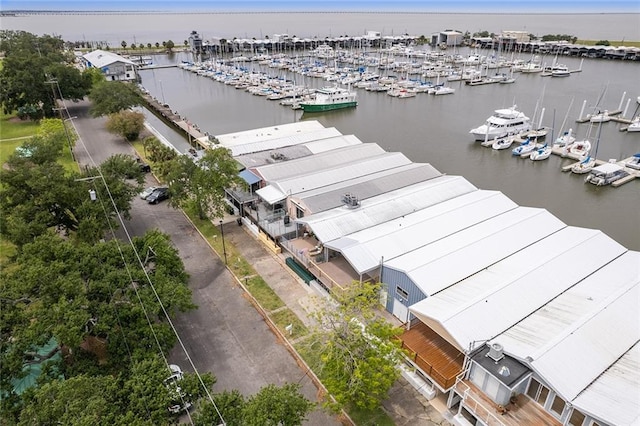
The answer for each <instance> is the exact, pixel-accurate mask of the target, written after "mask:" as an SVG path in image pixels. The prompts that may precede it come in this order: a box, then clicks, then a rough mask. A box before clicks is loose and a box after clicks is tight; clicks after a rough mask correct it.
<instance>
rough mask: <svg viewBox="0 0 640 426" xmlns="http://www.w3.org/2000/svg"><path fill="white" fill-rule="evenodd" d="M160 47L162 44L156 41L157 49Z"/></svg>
mask: <svg viewBox="0 0 640 426" xmlns="http://www.w3.org/2000/svg"><path fill="white" fill-rule="evenodd" d="M159 47H160V43H158V42H157V41H156V49H158V48H159Z"/></svg>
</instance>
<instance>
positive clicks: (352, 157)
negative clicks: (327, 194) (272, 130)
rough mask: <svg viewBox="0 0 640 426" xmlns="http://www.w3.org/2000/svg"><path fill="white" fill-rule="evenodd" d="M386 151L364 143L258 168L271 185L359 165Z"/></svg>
mask: <svg viewBox="0 0 640 426" xmlns="http://www.w3.org/2000/svg"><path fill="white" fill-rule="evenodd" d="M385 153H386V152H385V150H384V149H382V148H381V147H380V145H378V144H377V143H362V144H358V145H350V146H345V147H342V148H338V149H332V150H330V151H327V152H323V153H320V154H316V155H310V156H307V157H302V158H297V159H295V160H291V161H286V162H283V163H277V164H267V165H264V166H260V167H256V169H255V171H256V173H257V174H258V175H260V176H262V178H263V179H264V180H265V181H266V182H269V183H272V182H274V181H279V180H283V179H287V178H291V177H294V176H301V175H308V174H311V173H314V172H316V171H323V170H326V169H328V168H334V167H337V166H341V165H344V164H347V163H357V162H358V161H359V160H362V159H366V158H372V157H375V156H380V155H381V154H385Z"/></svg>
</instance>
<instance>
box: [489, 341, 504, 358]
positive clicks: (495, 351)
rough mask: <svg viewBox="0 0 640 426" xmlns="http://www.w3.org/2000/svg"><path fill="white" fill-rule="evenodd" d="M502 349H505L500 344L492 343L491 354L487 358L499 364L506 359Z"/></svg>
mask: <svg viewBox="0 0 640 426" xmlns="http://www.w3.org/2000/svg"><path fill="white" fill-rule="evenodd" d="M502 349H503V348H502V345H501V344H500V343H492V344H491V346H489V353H487V356H488V357H489V358H491V359H492V360H494V361H495V362H498V361H500V360H501V359H502V358H504V353H502Z"/></svg>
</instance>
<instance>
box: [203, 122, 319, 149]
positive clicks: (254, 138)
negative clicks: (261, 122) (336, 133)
mask: <svg viewBox="0 0 640 426" xmlns="http://www.w3.org/2000/svg"><path fill="white" fill-rule="evenodd" d="M320 129H324V126H323V125H322V124H320V122H319V121H317V120H308V121H306V120H305V121H298V122H295V123H288V124H279V125H277V126H269V127H261V128H259V129H251V130H243V131H240V132H234V133H225V134H222V135H216V139H218V141H220V143H221V144H222V145H223V146H225V147H226V148H231V147H233V146H236V145H243V144H247V143H253V142H258V141H266V140H269V139H277V138H282V137H286V136H292V135H295V134H298V133H304V132H312V131H315V130H320Z"/></svg>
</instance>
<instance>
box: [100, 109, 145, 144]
mask: <svg viewBox="0 0 640 426" xmlns="http://www.w3.org/2000/svg"><path fill="white" fill-rule="evenodd" d="M106 127H107V130H108V131H110V132H111V133H115V134H117V135H120V136H122V137H123V138H125V139H126V140H128V141H129V142H133V141H135V140H137V139H138V136H140V132H141V131H142V129H144V114H143V113H141V112H139V111H130V110H123V111H120V112H116V113H113V114H109V119H108V120H107V125H106Z"/></svg>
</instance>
